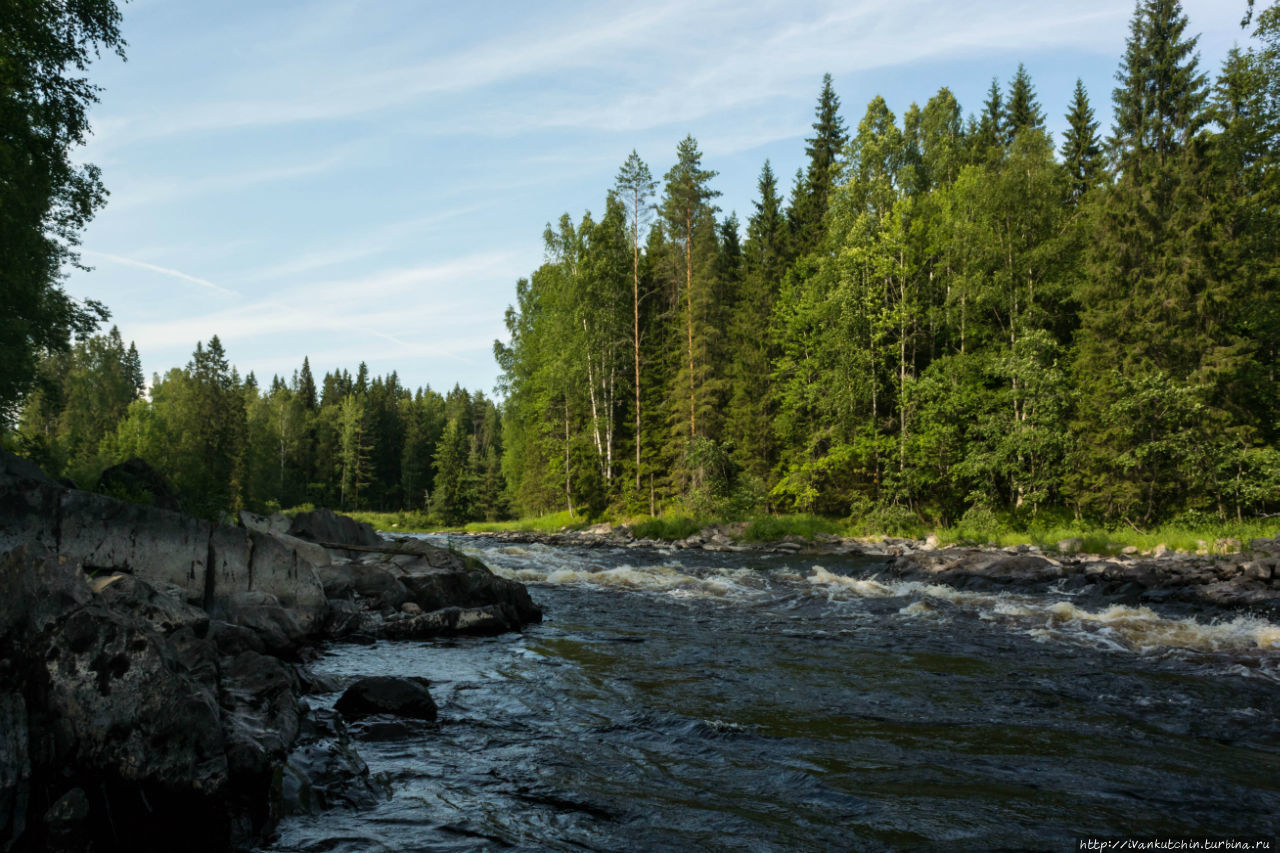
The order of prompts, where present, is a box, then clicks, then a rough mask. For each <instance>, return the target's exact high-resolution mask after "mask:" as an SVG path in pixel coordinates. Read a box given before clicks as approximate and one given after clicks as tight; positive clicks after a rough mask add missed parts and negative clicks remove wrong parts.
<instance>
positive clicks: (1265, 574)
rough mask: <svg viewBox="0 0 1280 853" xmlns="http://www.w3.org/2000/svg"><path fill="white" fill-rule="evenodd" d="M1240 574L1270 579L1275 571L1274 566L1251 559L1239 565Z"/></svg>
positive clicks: (1257, 578)
mask: <svg viewBox="0 0 1280 853" xmlns="http://www.w3.org/2000/svg"><path fill="white" fill-rule="evenodd" d="M1240 569H1241V574H1243V575H1244V576H1245V577H1247V578H1254V579H1256V580H1270V579H1271V578H1272V577H1273V576H1274V573H1275V569H1274V567H1272V566H1271V565H1269V564H1268V563H1267V562H1265V561H1262V560H1252V561H1250V562H1248V563H1245V564H1244V565H1243V566H1241V567H1240Z"/></svg>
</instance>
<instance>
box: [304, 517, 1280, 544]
mask: <svg viewBox="0 0 1280 853" xmlns="http://www.w3.org/2000/svg"><path fill="white" fill-rule="evenodd" d="M296 509H303V508H296ZM286 512H289V511H286ZM347 514H348V515H350V516H351V517H352V518H355V519H356V520H358V521H364V522H367V523H369V524H371V525H373V527H374V528H375V529H377V530H386V531H390V532H395V533H433V532H438V531H442V530H457V529H459V528H458V527H457V526H456V525H454V526H447V525H441V524H439V523H437V522H436V521H435V520H434V519H432V518H430V517H428V516H427V515H426V514H425V513H413V512H408V513H406V512H389V513H384V512H352V513H347ZM612 521H613V522H614V523H615V524H619V523H621V524H626V525H627V526H628V527H629V528H630V530H631V533H632V535H633V536H635V537H636V538H637V539H658V540H664V541H676V540H679V539H684V538H686V537H688V536H690V535H692V534H694V533H697V532H699V531H701V530H703V529H705V528H707V527H710V526H713V525H724V530H725V531H726V532H727V533H728V534H729V535H730V536H734V537H735V538H738V539H741V540H742V541H745V542H772V541H777V540H780V539H786V538H788V537H793V538H799V539H805V540H810V541H813V540H814V539H816V538H819V537H823V536H846V537H864V538H872V539H879V538H883V537H885V536H895V537H903V538H913V539H923V538H925V537H926V536H928V535H929V534H930V533H932V534H933V535H935V536H936V537H937V538H938V542H939V544H940V545H944V546H947V545H995V546H999V547H1008V546H1011V545H1036V546H1038V547H1040V548H1043V549H1044V550H1046V551H1054V550H1056V549H1057V546H1058V542H1060V541H1062V540H1066V539H1082V540H1084V545H1083V548H1082V549H1081V551H1082V552H1084V553H1089V554H1119V553H1121V552H1122V551H1123V550H1124V549H1125V548H1128V547H1134V548H1137V549H1138V551H1139V553H1150V552H1151V551H1153V550H1155V548H1156V546H1157V545H1164V546H1166V547H1168V548H1170V549H1172V550H1175V551H1185V552H1188V553H1195V552H1196V551H1208V552H1210V553H1216V552H1221V551H1226V550H1230V549H1228V548H1224V547H1220V546H1219V545H1218V542H1219V540H1222V539H1236V540H1238V541H1239V542H1240V543H1241V545H1242V546H1244V547H1245V548H1247V547H1248V545H1249V541H1250V540H1251V539H1261V538H1270V537H1274V536H1276V535H1278V534H1280V519H1267V520H1261V521H1258V520H1254V521H1245V522H1222V523H1216V524H1215V523H1203V522H1201V523H1195V524H1178V523H1167V524H1163V525H1160V526H1158V527H1153V528H1150V529H1147V530H1142V531H1139V530H1137V529H1135V528H1133V527H1129V526H1123V525H1122V526H1106V525H1101V524H1091V523H1088V522H1078V521H1075V520H1074V519H1072V518H1071V517H1070V516H1046V517H1044V518H1042V519H1040V520H1035V521H1030V522H1028V523H1023V524H1011V523H1010V522H1009V521H1008V520H1007V519H1005V518H1000V517H997V516H996V515H995V514H992V513H983V512H977V513H970V514H969V515H966V516H965V517H964V518H962V519H961V520H960V521H958V522H957V523H955V524H953V525H951V526H949V527H936V526H930V525H928V524H926V523H925V522H923V521H921V520H920V519H919V518H918V517H916V516H915V515H914V513H910V512H909V511H905V510H901V509H894V508H890V509H889V510H884V509H881V510H878V511H874V512H872V513H870V514H869V515H867V516H866V517H864V518H860V519H838V518H828V517H825V516H818V515H805V514H795V515H763V516H755V517H752V518H750V519H748V520H747V521H745V522H738V523H732V524H730V523H726V522H725V521H724V520H723V519H715V518H708V517H699V516H691V515H684V514H679V513H667V514H663V515H660V516H653V517H651V516H640V517H629V518H616V519H612ZM591 523H592V522H591V520H589V519H586V518H583V517H582V516H581V515H575V516H572V517H571V516H570V515H569V513H568V512H567V511H566V512H557V513H551V514H549V515H543V516H537V517H534V518H522V519H517V520H515V521H476V522H471V523H470V524H467V525H466V526H465V527H464V528H463V529H465V530H466V531H467V532H469V533H489V532H502V531H527V532H533V533H558V532H560V531H561V530H566V529H568V530H581V529H583V528H585V527H587V526H589V525H590V524H591Z"/></svg>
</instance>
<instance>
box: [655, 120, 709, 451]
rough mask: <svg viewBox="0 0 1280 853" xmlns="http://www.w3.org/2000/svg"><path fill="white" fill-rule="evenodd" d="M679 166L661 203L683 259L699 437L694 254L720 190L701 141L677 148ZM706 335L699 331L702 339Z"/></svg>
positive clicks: (693, 420) (693, 416) (692, 423)
mask: <svg viewBox="0 0 1280 853" xmlns="http://www.w3.org/2000/svg"><path fill="white" fill-rule="evenodd" d="M676 158H677V159H676V164H675V165H674V166H672V167H671V169H670V170H669V171H668V172H667V174H666V193H665V195H664V197H663V201H662V215H663V217H664V218H665V219H666V222H667V225H668V228H669V229H670V233H671V234H672V235H673V236H674V237H675V239H676V240H677V241H678V243H679V244H680V247H681V251H682V254H683V256H684V302H685V305H684V311H685V332H686V335H685V337H686V343H687V347H688V349H687V351H686V356H687V364H688V387H689V436H690V437H693V436H695V435H697V434H698V416H697V409H698V399H697V397H698V393H697V384H698V365H697V363H696V362H697V353H696V350H695V341H694V337H695V334H694V326H695V322H696V320H695V312H694V303H695V299H694V281H693V268H694V253H695V237H696V229H697V228H698V227H700V226H704V225H707V224H711V225H714V222H715V220H714V218H713V214H714V212H715V210H716V208H714V207H712V206H711V205H710V204H709V202H710V200H711V199H713V198H716V197H717V196H719V195H720V193H719V191H718V190H713V189H711V187H710V182H711V179H712V178H714V177H715V176H716V174H717V173H716V172H712V171H709V170H706V169H703V168H702V152H701V151H699V150H698V141H697V140H696V139H694V138H693V137H692V136H686V137H685V138H684V139H682V140H681V141H680V144H679V145H677V146H676ZM702 334H703V332H702V331H701V330H699V332H698V336H699V337H700V336H701V335H702Z"/></svg>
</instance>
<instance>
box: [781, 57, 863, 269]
mask: <svg viewBox="0 0 1280 853" xmlns="http://www.w3.org/2000/svg"><path fill="white" fill-rule="evenodd" d="M848 142H849V134H848V131H847V130H846V128H845V124H844V120H843V119H842V118H841V117H840V98H839V97H837V96H836V93H835V89H834V88H833V87H832V85H831V75H830V74H824V75H822V90H821V91H820V92H819V93H818V106H817V107H816V108H815V110H814V122H813V136H811V137H809V138H808V139H806V140H805V153H806V154H807V155H808V157H809V164H808V167H807V168H806V170H805V172H804V178H803V182H802V183H801V184H800V185H799V187H798V190H797V194H796V198H795V200H794V201H793V203H792V205H791V233H792V248H793V249H794V251H795V252H796V254H803V253H805V252H808V251H812V250H813V248H814V247H815V246H817V244H818V241H819V240H820V239H821V236H822V218H823V217H824V216H826V213H827V205H828V203H829V197H830V195H831V186H832V182H833V181H834V179H835V166H836V163H837V162H838V160H839V158H840V154H841V152H842V151H843V150H844V146H845V145H846V144H848Z"/></svg>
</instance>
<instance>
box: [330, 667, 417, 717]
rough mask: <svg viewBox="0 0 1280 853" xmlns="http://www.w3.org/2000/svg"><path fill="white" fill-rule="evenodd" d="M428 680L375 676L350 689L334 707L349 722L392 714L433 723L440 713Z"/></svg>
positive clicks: (357, 683)
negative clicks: (374, 715)
mask: <svg viewBox="0 0 1280 853" xmlns="http://www.w3.org/2000/svg"><path fill="white" fill-rule="evenodd" d="M430 683H431V682H429V681H428V680H427V679H425V678H396V677H393V676H389V675H375V676H372V677H370V678H362V679H360V680H359V681H357V682H356V683H355V684H352V685H351V686H350V687H348V688H347V690H346V692H345V693H343V694H342V696H341V697H340V698H339V699H338V701H337V704H335V705H334V707H335V708H336V709H337V710H338V713H340V714H342V716H344V717H346V718H347V719H349V720H350V719H358V718H360V717H368V716H372V715H373V714H392V715H394V716H397V717H411V718H413V719H417V720H434V719H435V718H436V714H437V709H436V703H435V700H433V699H432V698H431V691H429V690H428V689H427V686H428V685H429V684H430Z"/></svg>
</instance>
